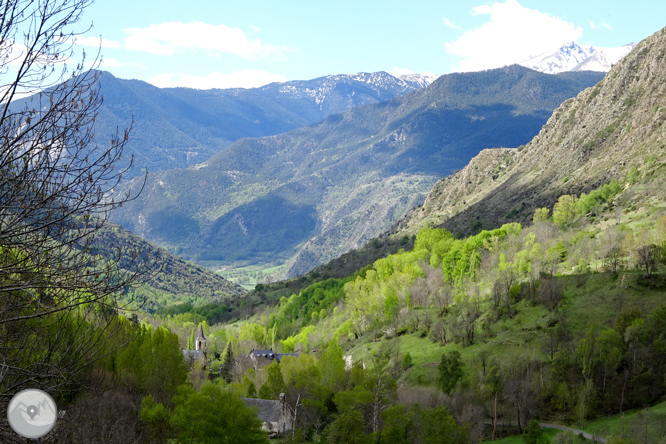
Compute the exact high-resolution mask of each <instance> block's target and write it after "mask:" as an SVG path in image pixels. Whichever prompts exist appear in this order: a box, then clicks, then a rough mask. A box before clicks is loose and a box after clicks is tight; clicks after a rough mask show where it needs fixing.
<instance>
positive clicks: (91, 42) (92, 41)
mask: <svg viewBox="0 0 666 444" xmlns="http://www.w3.org/2000/svg"><path fill="white" fill-rule="evenodd" d="M74 43H76V44H77V45H83V46H92V47H94V48H99V47H100V44H101V45H102V48H104V49H108V48H120V43H118V42H115V41H113V40H106V39H103V38H100V37H84V36H77V37H76V38H75V39H74Z"/></svg>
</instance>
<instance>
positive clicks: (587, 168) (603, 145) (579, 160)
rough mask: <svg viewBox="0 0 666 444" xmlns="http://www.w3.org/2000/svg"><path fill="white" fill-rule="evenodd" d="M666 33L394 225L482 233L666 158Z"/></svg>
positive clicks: (402, 229) (404, 229)
mask: <svg viewBox="0 0 666 444" xmlns="http://www.w3.org/2000/svg"><path fill="white" fill-rule="evenodd" d="M665 43H666V33H664V31H663V30H662V31H659V32H658V33H656V34H654V35H653V36H651V37H650V38H648V39H646V40H644V41H642V42H641V43H640V44H639V45H637V46H636V48H635V49H634V50H633V51H632V52H631V53H630V54H629V55H628V56H626V57H625V58H624V59H622V60H621V61H620V62H619V63H618V64H616V65H615V66H614V67H613V69H612V70H611V71H610V72H609V73H608V75H606V77H605V78H604V79H603V80H602V81H600V82H599V83H598V84H597V85H596V86H595V87H593V88H590V89H587V90H585V91H583V92H582V93H580V94H579V95H578V96H577V97H576V98H573V99H570V100H567V101H566V102H564V103H563V104H562V106H560V107H559V108H558V109H557V110H556V111H555V112H554V113H553V115H552V117H551V118H550V119H549V120H548V122H547V123H546V125H544V127H543V128H542V129H541V131H540V132H539V134H538V135H537V136H536V137H535V138H534V139H533V140H532V141H531V142H530V143H528V144H526V145H525V146H524V147H520V148H518V149H515V150H487V151H484V152H482V153H480V154H479V156H477V157H476V158H475V159H473V160H472V161H471V162H470V163H469V165H467V166H466V167H465V168H464V169H462V170H461V171H459V172H457V173H456V174H454V175H452V176H450V177H446V178H444V179H442V180H441V181H440V182H438V183H437V184H436V185H435V186H434V188H433V190H432V191H431V192H430V194H429V195H428V197H427V198H426V200H425V203H424V205H423V206H422V207H420V208H418V209H416V210H414V211H413V212H411V213H410V214H408V215H407V216H406V217H405V219H403V220H401V221H400V222H399V223H398V224H397V226H396V227H395V228H394V230H393V232H396V233H398V234H399V235H404V233H414V232H416V231H418V229H420V228H421V227H423V226H426V225H429V226H444V227H447V228H448V229H449V230H451V231H453V232H454V233H461V234H463V233H471V232H478V231H479V230H480V229H482V228H490V227H493V226H496V225H497V223H498V221H520V222H528V221H530V220H531V217H532V214H533V212H534V210H535V208H537V207H540V206H552V205H553V204H554V203H555V202H556V200H557V199H558V197H559V196H560V195H562V194H579V193H581V192H588V191H589V190H591V189H593V188H596V187H598V186H599V185H600V184H603V183H606V182H608V181H609V180H611V179H613V178H615V179H617V178H620V177H624V176H626V175H627V174H628V172H629V171H634V170H637V171H642V170H646V169H649V168H651V167H653V166H654V165H655V164H659V163H660V159H662V158H663V156H664V149H665V143H666V134H665V131H664V127H663V123H664V121H665V120H666V109H664V107H665V106H666V102H665V100H664V97H665V96H664V94H665V93H666V86H665V85H664V83H663V82H662V81H661V80H660V79H662V78H663V77H664V76H665V75H666V63H664V62H665V54H666V50H665V49H664V48H665V47H666V45H665Z"/></svg>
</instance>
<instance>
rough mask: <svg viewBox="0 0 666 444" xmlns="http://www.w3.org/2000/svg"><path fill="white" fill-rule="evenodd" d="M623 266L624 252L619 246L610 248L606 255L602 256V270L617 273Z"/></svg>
mask: <svg viewBox="0 0 666 444" xmlns="http://www.w3.org/2000/svg"><path fill="white" fill-rule="evenodd" d="M623 264H624V252H623V251H622V248H621V247H620V246H619V245H615V246H613V247H611V248H610V249H609V250H608V251H607V252H606V254H604V265H603V267H604V269H606V270H608V271H610V272H611V273H617V271H618V269H621V268H622V266H623Z"/></svg>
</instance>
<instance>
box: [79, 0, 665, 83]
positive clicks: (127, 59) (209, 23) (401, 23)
mask: <svg viewBox="0 0 666 444" xmlns="http://www.w3.org/2000/svg"><path fill="white" fill-rule="evenodd" d="M80 24H81V25H90V24H92V28H91V29H90V30H89V31H88V32H87V33H86V34H85V35H83V36H81V37H79V39H78V41H77V44H78V45H79V46H80V47H81V48H85V50H86V51H87V52H91V51H92V52H94V51H96V50H97V48H99V46H100V44H101V55H102V66H101V69H104V70H106V71H110V72H111V73H112V74H114V75H115V76H117V77H120V78H124V79H140V80H144V81H147V82H149V83H152V84H153V85H156V86H159V87H177V86H184V87H190V88H200V89H209V88H232V87H243V88H251V87H257V86H261V85H264V84H267V83H270V82H281V81H287V80H305V79H313V78H316V77H321V76H325V75H331V74H354V73H357V72H375V71H388V72H390V73H391V74H394V75H400V74H406V73H412V72H417V73H429V74H438V75H439V74H446V73H451V72H460V71H478V70H482V69H491V68H497V67H501V66H504V65H508V64H511V63H516V62H519V61H522V60H525V59H526V58H528V57H530V56H534V55H538V54H541V53H544V52H546V51H549V50H553V49H556V48H558V47H559V46H561V45H562V44H564V43H566V42H570V41H575V42H577V43H579V44H581V45H594V46H597V47H618V46H622V45H625V44H627V43H631V42H636V43H638V42H639V41H640V40H642V39H644V38H646V37H648V36H649V35H650V34H652V33H654V32H656V31H658V30H659V29H661V28H662V27H664V26H666V2H664V1H663V0H658V1H657V0H654V1H653V0H647V1H643V0H641V1H639V2H629V1H627V0H603V1H601V0H590V1H588V0H576V1H573V0H559V1H557V2H554V1H552V0H551V1H537V0H504V1H484V0H476V1H468V0H446V1H445V0H439V1H435V0H412V1H405V0H399V1H398V0H383V1H375V0H335V1H317V0H282V1H277V0H253V1H251V2H243V1H239V0H235V1H228V0H190V1H183V0H179V1H172V0H160V1H155V0H97V1H96V2H95V3H93V4H92V5H91V6H90V7H88V8H87V10H86V12H85V14H84V16H83V18H82V21H81V23H80Z"/></svg>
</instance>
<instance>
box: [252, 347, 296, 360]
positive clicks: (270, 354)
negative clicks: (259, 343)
mask: <svg viewBox="0 0 666 444" xmlns="http://www.w3.org/2000/svg"><path fill="white" fill-rule="evenodd" d="M250 353H252V354H253V355H254V356H255V357H257V358H266V359H270V360H273V359H277V362H280V360H281V359H282V358H283V357H285V356H294V357H296V358H298V353H275V352H274V351H273V349H272V348H269V349H268V350H254V349H252V351H251V352H250Z"/></svg>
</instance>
